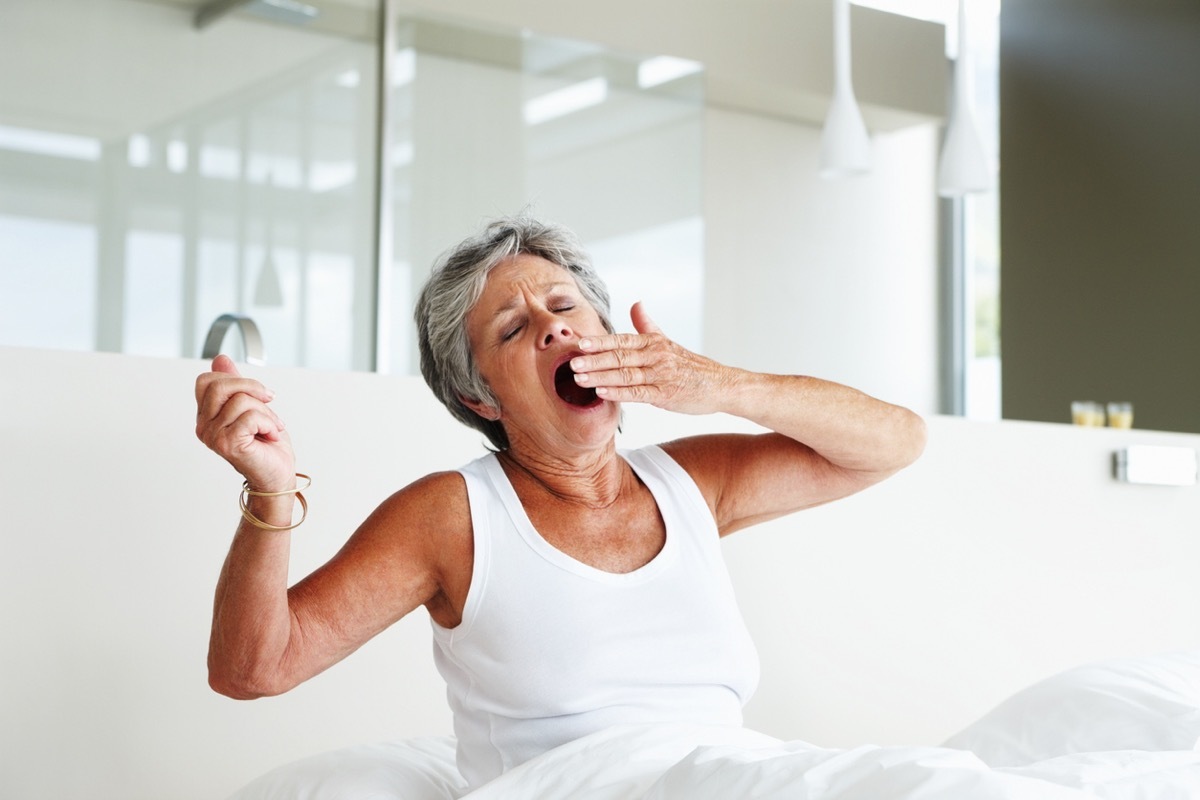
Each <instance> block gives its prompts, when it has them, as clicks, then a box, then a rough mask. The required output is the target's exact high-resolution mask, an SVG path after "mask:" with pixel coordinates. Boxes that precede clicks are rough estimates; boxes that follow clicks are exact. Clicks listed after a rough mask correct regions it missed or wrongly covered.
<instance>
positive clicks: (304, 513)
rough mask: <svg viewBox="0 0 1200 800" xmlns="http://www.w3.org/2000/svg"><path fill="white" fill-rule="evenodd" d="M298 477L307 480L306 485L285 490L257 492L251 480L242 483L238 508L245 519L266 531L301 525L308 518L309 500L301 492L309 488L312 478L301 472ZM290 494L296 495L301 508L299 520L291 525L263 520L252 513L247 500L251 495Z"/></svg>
mask: <svg viewBox="0 0 1200 800" xmlns="http://www.w3.org/2000/svg"><path fill="white" fill-rule="evenodd" d="M296 477H297V478H302V479H303V480H304V481H305V483H304V485H303V486H298V487H296V488H295V489H288V490H287V491H283V492H256V491H254V490H253V489H251V488H250V482H249V481H245V482H244V483H243V484H242V493H241V494H239V495H238V508H239V509H241V512H242V516H243V517H244V518H245V520H246V521H247V522H249V523H250V524H251V525H253V526H254V527H256V528H262V529H263V530H265V531H290V530H292V529H293V528H298V527H300V525H301V524H302V523H303V522H304V520H305V519H307V518H308V501H307V500H305V499H304V495H303V494H301V491H302V490H304V489H307V488H308V487H309V486H312V478H310V477H308V476H307V475H305V474H303V473H300V472H297V473H296ZM289 494H294V495H296V499H297V500H299V501H300V509H301V514H300V519H299V521H297V522H293V523H292V524H291V525H272V524H270V523H269V522H263V521H262V520H261V519H259V518H258V517H256V516H254V515H253V514H252V513H250V506H249V504H248V502H247V498H249V497H282V496H284V495H289Z"/></svg>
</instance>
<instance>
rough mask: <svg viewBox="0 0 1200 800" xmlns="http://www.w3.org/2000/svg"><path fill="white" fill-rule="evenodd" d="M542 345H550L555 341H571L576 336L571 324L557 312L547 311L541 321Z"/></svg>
mask: <svg viewBox="0 0 1200 800" xmlns="http://www.w3.org/2000/svg"><path fill="white" fill-rule="evenodd" d="M541 326H542V329H541V339H540V342H541V345H542V347H549V346H550V345H552V344H554V343H555V342H562V341H569V340H571V339H573V338H575V333H574V332H573V331H572V330H571V326H570V325H568V324H567V323H566V321H565V320H564V319H562V318H561V317H559V316H558V315H557V314H551V313H547V314H546V315H545V317H544V319H543V320H542V321H541Z"/></svg>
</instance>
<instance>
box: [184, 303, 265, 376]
mask: <svg viewBox="0 0 1200 800" xmlns="http://www.w3.org/2000/svg"><path fill="white" fill-rule="evenodd" d="M232 327H236V328H237V329H238V332H239V333H240V334H241V336H242V346H243V348H244V349H245V351H246V363H247V364H252V365H254V366H256V367H261V366H263V365H264V364H266V363H267V360H266V355H265V353H264V352H263V341H262V335H261V334H259V332H258V326H257V325H255V324H254V320H252V319H250V318H249V317H245V316H242V315H240V314H222V315H221V316H219V317H217V319H216V320H215V321H214V322H213V324H212V327H210V328H209V329H208V337H207V338H205V340H204V349H203V350H202V351H201V353H200V357H201V358H216V357H217V356H218V355H219V354H220V352H221V343H222V342H224V341H225V334H226V333H228V332H229V329H230V328H232Z"/></svg>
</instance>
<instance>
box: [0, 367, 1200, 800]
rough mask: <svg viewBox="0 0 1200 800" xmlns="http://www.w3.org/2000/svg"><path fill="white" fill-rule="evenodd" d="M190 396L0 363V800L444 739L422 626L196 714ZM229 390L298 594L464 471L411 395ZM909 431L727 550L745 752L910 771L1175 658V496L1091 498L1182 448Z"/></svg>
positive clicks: (215, 467)
mask: <svg viewBox="0 0 1200 800" xmlns="http://www.w3.org/2000/svg"><path fill="white" fill-rule="evenodd" d="M205 368H206V365H205V364H204V363H203V362H200V361H192V360H166V359H146V358H137V357H131V356H123V355H106V354H91V353H67V352H51V351H37V350H24V349H6V348H0V374H3V376H4V378H3V380H0V410H2V411H3V414H2V415H0V454H2V458H0V498H2V502H3V511H2V512H0V513H2V514H3V516H2V519H3V530H4V537H3V541H4V548H3V557H2V558H0V607H2V608H3V609H4V615H5V616H4V619H5V624H4V626H3V631H4V646H3V650H2V651H0V719H3V720H4V724H3V725H0V754H2V755H0V796H3V797H14V798H15V797H20V798H22V799H23V800H35V799H36V798H47V800H49V799H50V798H54V800H58V798H62V797H88V798H90V799H91V800H104V799H105V798H114V800H115V799H116V798H120V799H121V800H137V799H138V798H147V800H150V798H153V799H154V800H163V798H179V799H180V800H184V799H185V798H197V799H199V798H205V799H206V800H209V799H211V798H216V797H222V796H225V795H226V794H228V793H229V792H231V791H232V790H233V789H235V788H237V787H238V786H239V785H241V784H242V783H245V782H246V781H248V780H249V779H250V778H252V777H253V776H255V775H257V774H259V773H261V772H264V771H266V770H267V769H268V768H270V767H273V766H276V765H278V764H279V763H282V762H285V761H289V760H291V759H294V758H297V757H300V756H304V755H307V754H310V753H314V752H319V751H321V750H327V749H332V748H336V747H341V746H345V745H350V744H356V743H360V742H370V741H378V740H385V739H395V738H400V737H405V736H410V735H420V734H431V733H434V734H436V733H448V732H449V729H450V727H449V725H450V723H449V714H448V712H447V711H446V709H445V701H444V692H443V687H442V683H441V681H440V678H439V677H438V676H437V673H436V672H435V670H434V668H433V663H432V656H431V644H430V638H429V631H428V623H427V620H426V619H425V616H424V614H423V612H417V613H414V614H413V615H411V616H410V617H409V618H407V619H405V620H403V621H402V622H401V623H399V624H398V625H396V626H395V627H394V628H393V629H391V630H389V631H387V632H386V633H384V634H383V635H382V636H380V637H379V638H378V639H376V640H375V641H373V642H371V643H369V644H368V645H367V646H366V647H364V648H363V649H362V650H361V651H359V652H358V653H356V654H354V655H353V656H351V657H350V658H349V659H347V660H346V661H345V662H343V663H342V664H339V665H337V666H335V667H334V668H332V669H331V670H329V671H328V672H326V673H325V674H323V675H320V676H318V677H317V678H315V679H313V680H312V681H310V682H309V683H308V684H306V685H304V686H301V687H299V688H298V689H296V690H294V691H293V692H291V693H289V694H287V695H284V696H282V697H278V698H270V699H265V700H258V701H254V702H252V703H240V702H236V701H233V700H228V699H226V698H223V697H220V696H218V695H216V694H214V693H213V692H211V691H210V690H209V689H208V687H207V684H206V677H205V664H204V661H205V651H206V647H207V636H208V625H209V615H210V611H211V597H212V591H213V587H214V584H215V581H216V577H217V573H218V571H219V569H220V565H221V561H222V559H223V557H224V554H225V549H226V547H227V546H228V542H229V539H230V536H231V535H232V531H233V528H234V526H235V525H236V523H237V519H238V511H237V495H238V488H239V486H240V479H239V478H238V476H236V475H235V474H234V473H233V471H232V470H231V469H230V468H229V467H228V466H227V465H225V464H224V463H223V462H222V461H220V460H219V459H218V458H217V457H216V456H214V455H212V454H211V453H209V452H208V451H207V450H206V449H205V448H204V447H203V446H202V445H201V444H200V443H199V442H198V441H196V439H195V437H194V435H193V433H192V426H193V424H194V414H195V409H194V404H193V400H192V382H193V379H194V377H195V375H196V374H197V373H198V372H199V371H201V370H202V369H205ZM250 372H251V373H252V374H254V375H255V376H256V377H260V378H262V379H263V380H264V382H266V383H267V385H269V386H270V387H271V388H273V389H275V390H276V392H277V393H278V400H277V401H276V404H275V405H276V406H277V410H278V411H279V413H280V415H281V416H282V417H283V418H284V420H285V421H286V422H287V424H288V426H289V429H290V430H291V431H292V435H293V438H294V440H295V442H296V447H297V453H298V457H299V464H300V467H301V469H302V470H303V471H305V472H308V473H310V474H312V476H313V478H314V485H313V487H312V489H311V490H310V491H309V492H307V493H306V494H307V496H308V498H309V501H310V506H311V511H310V516H309V519H308V521H307V522H306V523H305V524H304V526H303V527H302V528H300V529H299V530H298V531H297V532H296V534H295V535H294V542H295V545H294V557H293V564H294V575H295V576H296V577H299V576H300V575H302V574H303V573H305V572H307V571H309V570H310V569H312V568H313V567H315V566H316V565H318V564H319V563H321V562H322V561H324V560H325V559H326V558H328V557H329V556H330V555H331V554H332V553H333V552H334V551H335V550H336V549H337V548H338V547H339V546H340V544H341V542H342V541H343V540H344V539H345V537H346V536H347V535H348V534H349V532H350V530H351V529H352V528H353V527H354V525H356V524H357V522H358V521H359V520H361V519H362V518H363V517H364V516H365V515H366V514H367V513H368V512H369V511H370V510H371V509H372V508H373V507H374V506H375V505H376V504H377V503H378V502H379V501H380V500H382V499H383V498H384V497H386V496H387V495H388V494H389V493H391V492H392V491H394V490H395V489H396V488H399V487H400V486H402V485H404V484H405V483H407V482H409V481H411V480H413V479H415V478H417V477H419V476H420V475H423V474H425V473H427V472H430V471H433V470H439V469H452V468H454V467H456V466H458V465H460V464H462V463H464V462H466V461H468V460H470V459H472V458H474V457H476V456H477V455H479V454H480V453H482V452H483V447H482V441H481V437H480V436H479V435H478V434H476V433H475V432H473V431H471V430H468V429H466V428H464V427H462V426H460V425H458V424H457V423H455V422H454V421H453V420H452V419H451V418H450V417H449V415H448V414H447V413H446V412H445V411H444V410H443V409H442V408H441V407H440V406H439V405H438V404H437V403H436V401H434V400H433V399H432V397H431V395H430V393H429V392H428V390H427V389H426V388H425V387H424V385H423V384H422V383H421V381H420V379H418V378H411V377H388V376H379V375H369V374H361V373H322V372H315V371H304V370H291V369H267V368H255V369H253V370H250ZM929 423H930V433H931V436H930V443H929V447H928V450H927V452H926V455H925V456H924V457H923V458H922V460H921V461H920V462H918V463H917V464H916V465H915V466H914V467H912V468H910V469H909V470H907V471H906V472H904V473H902V474H901V475H899V476H897V477H895V478H893V479H892V480H890V481H888V482H887V483H885V484H882V485H880V486H878V487H875V488H873V489H871V490H869V491H868V492H866V493H863V494H861V495H859V496H857V497H854V498H850V499H848V500H844V501H841V502H839V503H835V504H831V505H829V506H825V507H822V508H819V509H814V510H811V511H807V512H804V513H802V514H798V515H795V516H794V517H791V518H788V519H785V520H779V521H776V522H774V523H770V524H768V525H764V526H762V527H760V528H758V529H752V530H750V531H745V532H742V533H739V534H737V535H735V536H733V537H731V538H730V539H729V540H727V541H726V545H725V547H726V553H727V556H728V560H729V563H730V568H731V571H732V572H733V575H734V581H735V584H736V585H737V587H738V591H739V599H740V602H741V604H742V608H743V611H744V612H745V614H746V616H747V619H748V622H749V624H750V627H751V629H752V632H753V633H754V634H755V636H756V639H757V641H758V644H759V649H760V652H761V655H762V657H763V680H762V684H761V687H760V690H759V694H758V695H757V696H756V697H755V699H754V700H753V701H752V702H751V704H750V707H749V708H748V709H747V718H748V723H749V724H750V725H752V726H755V727H758V728H760V729H763V730H765V731H767V732H768V733H772V734H775V735H778V736H782V737H785V738H802V739H807V740H809V741H813V742H815V743H818V744H822V745H826V746H847V745H854V744H861V743H864V742H875V743H900V742H903V743H910V744H912V743H936V742H939V741H940V740H941V739H943V738H945V737H946V736H948V735H949V734H951V733H953V732H954V731H955V730H957V729H958V728H959V727H961V726H962V725H965V724H966V723H967V722H969V721H970V720H972V719H974V718H975V717H977V716H979V715H980V714H982V713H983V712H984V711H986V710H987V709H988V708H989V707H990V706H991V705H992V704H994V703H995V702H997V701H998V700H1000V699H1001V698H1003V697H1004V696H1006V695H1007V694H1009V693H1011V692H1012V691H1014V690H1015V689H1017V688H1020V687H1021V686H1023V685H1025V684H1027V683H1029V682H1031V681H1033V680H1035V679H1037V678H1040V677H1043V676H1045V675H1047V674H1049V673H1051V672H1054V671H1057V670H1059V669H1062V668H1065V667H1067V666H1071V665H1073V664H1075V663H1078V662H1081V661H1086V660H1092V659H1098V658H1103V657H1108V656H1117V655H1133V654H1138V653H1147V652H1155V651H1160V650H1168V649H1175V648H1179V647H1184V646H1196V645H1198V644H1200V581H1198V580H1196V574H1197V572H1198V571H1200V530H1198V527H1200V526H1198V524H1197V522H1198V521H1200V487H1194V486H1193V487H1184V488H1165V487H1148V486H1131V485H1126V484H1119V483H1116V482H1115V481H1113V480H1112V479H1111V477H1110V474H1111V472H1110V470H1111V468H1110V458H1111V454H1112V452H1113V451H1114V450H1116V449H1119V448H1122V447H1125V446H1127V445H1129V444H1134V443H1141V444H1171V445H1179V446H1185V447H1192V448H1197V449H1200V436H1194V435H1184V434H1166V433H1154V432H1145V431H1124V432H1122V431H1111V430H1094V429H1086V430H1085V429H1077V428H1072V427H1070V426H1067V425H1045V424H1036V423H1015V422H1005V423H993V424H986V423H971V422H965V421H962V420H958V419H952V418H943V417H935V418H931V419H929ZM729 428H733V429H748V426H746V425H745V424H744V423H741V422H739V421H737V420H729V419H724V418H686V417H677V416H673V415H668V414H664V413H662V412H658V411H655V410H654V409H646V408H640V407H629V408H628V409H627V414H626V423H625V433H624V434H623V443H624V444H626V445H628V446H636V445H638V444H642V443H645V442H649V441H661V440H664V439H668V438H672V437H674V436H677V435H683V434H686V433H692V432H700V431H706V430H718V429H729Z"/></svg>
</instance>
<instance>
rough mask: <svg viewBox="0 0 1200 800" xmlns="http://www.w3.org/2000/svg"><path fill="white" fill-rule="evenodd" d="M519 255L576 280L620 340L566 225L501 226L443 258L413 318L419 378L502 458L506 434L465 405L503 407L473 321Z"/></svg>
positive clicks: (501, 222) (491, 226)
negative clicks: (477, 349)
mask: <svg viewBox="0 0 1200 800" xmlns="http://www.w3.org/2000/svg"><path fill="white" fill-rule="evenodd" d="M521 254H529V255H535V256H541V257H542V258H544V259H546V260H547V261H550V262H551V263H554V264H557V265H558V266H560V267H562V268H563V269H565V270H567V271H568V272H570V273H571V276H572V277H573V278H574V279H575V284H576V285H577V286H578V287H579V291H580V293H581V294H582V295H583V297H584V299H585V300H587V302H588V303H589V304H590V305H591V306H592V308H594V309H595V310H596V313H597V314H598V315H599V316H600V321H601V322H602V323H603V324H604V327H605V329H606V330H607V331H608V332H609V333H612V332H614V329H613V326H612V322H611V321H610V318H609V317H610V312H609V299H608V289H607V288H605V286H604V282H603V281H602V280H601V279H600V276H599V275H597V274H596V272H595V270H594V269H593V268H592V263H591V259H590V258H589V257H588V255H587V253H585V252H584V250H583V246H582V245H581V244H580V242H579V239H578V237H576V236H575V234H574V233H572V232H571V231H570V230H568V229H567V228H564V227H562V226H560V225H555V224H553V223H546V222H539V221H537V220H534V219H531V218H529V217H526V216H517V217H504V218H500V219H496V220H493V221H492V222H490V223H488V225H487V226H486V227H485V228H484V229H483V230H482V231H480V232H479V233H477V234H475V235H474V236H471V237H470V238H468V239H466V240H465V241H463V242H462V243H461V244H459V245H458V246H457V247H455V248H453V249H451V250H449V251H448V252H446V253H444V254H442V256H441V257H439V258H438V260H437V263H435V264H434V267H433V271H432V272H431V273H430V275H429V279H428V280H427V281H426V282H425V286H424V288H423V289H422V290H421V296H420V298H419V299H418V300H417V307H416V310H415V312H414V314H413V316H414V318H415V319H416V323H417V335H418V341H419V346H420V352H421V375H423V376H424V377H425V382H426V383H427V384H429V388H430V389H432V390H433V393H434V395H436V396H437V398H438V399H439V400H441V401H442V404H443V405H445V406H446V408H448V409H449V410H450V413H451V414H453V415H454V417H455V418H456V419H457V420H459V421H460V422H462V423H464V424H465V425H469V426H470V427H472V428H476V429H478V430H480V431H482V432H483V434H484V435H485V436H487V438H488V440H489V441H490V442H491V443H492V444H493V445H494V446H495V447H496V448H497V449H499V450H507V449H508V434H506V433H505V431H504V426H503V425H501V423H500V422H499V421H498V420H489V419H484V418H483V417H481V416H479V415H478V414H476V413H475V412H474V411H472V410H471V409H470V408H468V407H467V405H466V404H465V403H464V402H463V398H467V399H469V400H474V401H478V402H480V403H485V404H487V405H493V406H495V405H498V401H497V400H496V397H495V395H494V394H492V390H491V388H490V387H489V386H488V385H487V381H485V380H484V379H483V376H482V375H481V374H480V373H479V368H478V367H477V366H476V364H475V358H474V356H473V354H472V353H471V342H470V339H469V338H468V337H467V315H468V314H469V313H470V312H471V309H472V308H474V307H475V303H477V302H478V301H479V298H480V296H481V295H482V294H483V287H484V284H485V283H486V282H487V277H488V275H489V274H490V273H491V271H492V270H493V269H494V268H495V267H497V266H499V265H500V264H501V263H503V262H504V261H505V260H507V259H509V258H512V257H513V256H517V255H521Z"/></svg>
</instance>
